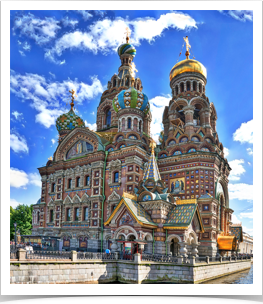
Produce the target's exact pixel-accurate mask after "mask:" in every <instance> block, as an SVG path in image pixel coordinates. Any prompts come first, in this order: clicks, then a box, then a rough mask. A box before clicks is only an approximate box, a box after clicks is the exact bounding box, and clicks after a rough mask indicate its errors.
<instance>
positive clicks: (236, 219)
mask: <svg viewBox="0 0 263 304" xmlns="http://www.w3.org/2000/svg"><path fill="white" fill-rule="evenodd" d="M232 223H233V224H237V223H240V220H239V219H238V217H237V216H236V215H235V214H232Z"/></svg>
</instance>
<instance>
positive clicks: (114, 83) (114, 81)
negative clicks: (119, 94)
mask: <svg viewBox="0 0 263 304" xmlns="http://www.w3.org/2000/svg"><path fill="white" fill-rule="evenodd" d="M113 87H116V78H114V79H113Z"/></svg>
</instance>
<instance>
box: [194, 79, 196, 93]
mask: <svg viewBox="0 0 263 304" xmlns="http://www.w3.org/2000/svg"><path fill="white" fill-rule="evenodd" d="M193 90H194V91H196V81H194V82H193Z"/></svg>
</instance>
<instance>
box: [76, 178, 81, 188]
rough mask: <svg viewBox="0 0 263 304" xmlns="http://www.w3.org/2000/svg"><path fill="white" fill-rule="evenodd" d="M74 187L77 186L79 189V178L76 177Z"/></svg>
mask: <svg viewBox="0 0 263 304" xmlns="http://www.w3.org/2000/svg"><path fill="white" fill-rule="evenodd" d="M76 186H77V187H80V177H77V178H76Z"/></svg>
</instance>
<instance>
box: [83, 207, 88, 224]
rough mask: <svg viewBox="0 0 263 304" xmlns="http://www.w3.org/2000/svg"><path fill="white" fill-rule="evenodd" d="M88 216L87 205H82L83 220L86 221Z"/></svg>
mask: <svg viewBox="0 0 263 304" xmlns="http://www.w3.org/2000/svg"><path fill="white" fill-rule="evenodd" d="M88 218H89V208H88V207H84V212H83V220H84V221H87V220H88Z"/></svg>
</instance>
